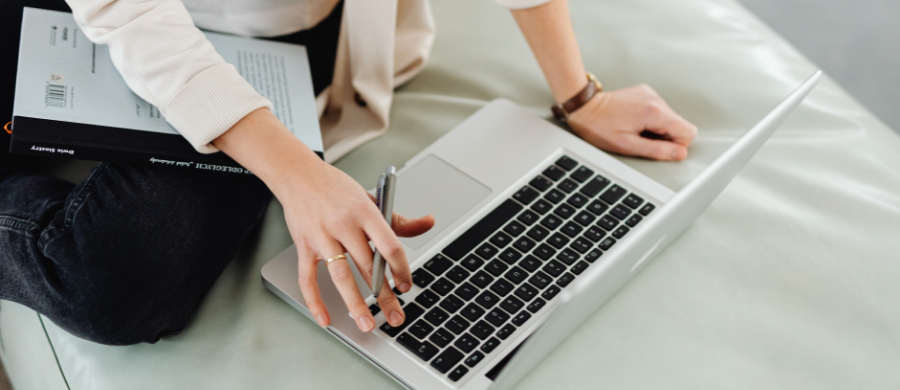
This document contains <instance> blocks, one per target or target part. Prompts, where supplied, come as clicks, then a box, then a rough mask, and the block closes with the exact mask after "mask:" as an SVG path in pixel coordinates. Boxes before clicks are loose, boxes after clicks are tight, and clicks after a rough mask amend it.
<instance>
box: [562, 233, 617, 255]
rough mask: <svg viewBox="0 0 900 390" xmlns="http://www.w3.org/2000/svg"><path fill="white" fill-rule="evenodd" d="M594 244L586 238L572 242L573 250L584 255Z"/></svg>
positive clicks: (579, 238)
mask: <svg viewBox="0 0 900 390" xmlns="http://www.w3.org/2000/svg"><path fill="white" fill-rule="evenodd" d="M626 229H627V228H626ZM593 244H594V243H593V242H591V241H590V240H588V239H586V238H584V237H578V238H576V239H575V241H572V246H571V248H572V249H574V250H575V251H576V252H578V253H581V254H584V253H585V252H587V251H588V250H589V249H591V245H593Z"/></svg>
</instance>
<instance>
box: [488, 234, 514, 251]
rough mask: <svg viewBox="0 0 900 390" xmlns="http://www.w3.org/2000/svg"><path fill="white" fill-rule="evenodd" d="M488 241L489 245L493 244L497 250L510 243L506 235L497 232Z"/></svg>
mask: <svg viewBox="0 0 900 390" xmlns="http://www.w3.org/2000/svg"><path fill="white" fill-rule="evenodd" d="M490 241H491V244H494V246H496V247H497V248H500V249H503V248H504V247H505V246H507V245H509V243H510V242H512V237H510V236H509V235H508V234H506V233H503V232H497V234H495V235H494V236H493V237H491V239H490Z"/></svg>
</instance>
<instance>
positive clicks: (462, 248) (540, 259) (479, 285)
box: [370, 156, 655, 382]
mask: <svg viewBox="0 0 900 390" xmlns="http://www.w3.org/2000/svg"><path fill="white" fill-rule="evenodd" d="M654 208H655V206H654V205H653V204H651V203H648V202H644V199H643V198H641V197H640V196H638V195H636V194H633V193H629V192H628V191H627V190H625V189H624V188H622V187H620V186H618V185H616V184H614V183H611V182H610V180H609V179H607V178H605V177H603V176H601V175H598V174H595V173H594V171H592V170H591V169H590V168H588V167H585V166H584V165H580V164H579V163H578V162H577V161H575V160H574V159H572V158H570V157H568V156H563V157H562V158H560V159H559V160H557V161H556V163H554V164H553V165H551V166H550V167H548V168H547V169H546V170H544V171H543V173H542V174H541V175H538V176H537V177H535V178H534V179H533V180H531V181H530V182H529V183H528V185H526V186H525V187H523V188H522V189H520V190H519V191H518V192H516V193H515V194H514V195H513V196H512V198H510V199H507V200H506V201H504V202H503V203H502V204H500V205H499V206H497V208H495V209H494V210H493V211H491V212H490V213H488V214H487V215H486V216H484V217H483V218H482V219H481V221H479V222H478V223H476V224H475V225H473V226H472V227H470V228H469V230H467V231H466V232H465V233H463V234H462V235H460V236H459V237H458V238H457V239H456V240H454V241H453V242H452V243H451V244H450V245H448V246H447V247H445V248H444V250H443V251H441V253H439V254H437V255H435V256H434V257H433V258H432V259H431V260H429V261H428V262H426V263H425V265H424V266H422V267H421V268H419V269H417V270H416V271H415V272H413V283H415V284H416V285H417V286H419V287H421V288H423V289H424V291H422V292H421V293H420V294H419V295H418V296H416V297H415V299H414V302H409V303H407V304H405V305H404V306H403V310H404V311H405V313H406V322H405V323H404V324H403V325H401V326H399V327H392V326H390V324H388V323H387V322H385V323H384V324H383V325H382V326H381V327H380V328H379V329H380V330H381V331H382V332H384V333H385V334H387V335H388V336H390V337H393V338H395V339H396V340H397V343H398V344H400V345H402V346H404V347H406V348H407V349H409V351H411V352H412V353H413V354H415V355H416V356H418V357H419V358H420V359H422V360H424V361H426V362H429V363H430V365H431V367H433V368H434V369H436V370H437V371H438V372H440V373H441V374H443V375H447V377H448V378H449V379H450V380H451V381H454V382H455V381H458V380H460V379H461V378H463V377H464V376H465V375H466V374H467V373H468V372H469V369H470V368H473V367H475V366H476V365H477V364H478V363H480V362H481V361H482V360H483V359H484V358H485V356H486V355H487V354H490V353H491V352H492V351H493V350H494V349H496V348H497V347H498V346H500V345H501V344H502V343H503V342H504V341H505V340H506V339H507V338H509V336H510V335H512V334H513V333H514V332H515V331H516V329H518V328H519V327H522V326H525V325H526V324H528V320H530V319H531V317H532V315H534V314H536V313H538V312H540V310H541V309H542V308H543V307H544V306H546V305H547V303H548V302H550V301H551V300H553V298H555V297H556V296H557V294H559V292H560V291H562V289H563V288H565V287H566V286H568V285H569V284H570V283H572V281H574V280H575V278H577V277H578V275H580V274H581V273H583V272H584V271H585V270H586V269H587V268H588V267H590V265H591V263H593V262H594V261H596V260H597V259H598V258H599V257H600V256H601V255H603V252H604V251H607V250H609V249H610V248H611V247H612V246H613V245H615V244H616V242H617V240H619V239H621V238H622V237H624V236H625V235H626V234H628V232H629V230H630V229H631V228H634V227H635V226H636V225H637V224H638V223H640V222H641V220H642V219H643V217H645V216H647V215H648V214H650V212H652V211H653V209H654ZM394 291H395V292H398V291H397V290H396V289H395V290H394ZM398 296H399V294H398ZM401 302H403V301H402V300H401ZM401 304H403V303H401ZM370 309H371V310H372V312H373V314H374V313H377V312H378V310H379V309H378V306H377V305H372V306H371V307H370Z"/></svg>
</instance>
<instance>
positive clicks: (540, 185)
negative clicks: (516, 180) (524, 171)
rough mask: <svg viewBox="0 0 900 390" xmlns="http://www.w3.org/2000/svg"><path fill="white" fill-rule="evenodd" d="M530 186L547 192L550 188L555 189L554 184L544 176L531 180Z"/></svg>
mask: <svg viewBox="0 0 900 390" xmlns="http://www.w3.org/2000/svg"><path fill="white" fill-rule="evenodd" d="M528 184H529V185H530V186H532V187H534V188H537V189H539V190H541V191H547V190H549V189H550V187H553V182H552V181H551V180H550V179H547V178H546V177H543V176H537V177H535V178H534V179H531V181H530V182H528Z"/></svg>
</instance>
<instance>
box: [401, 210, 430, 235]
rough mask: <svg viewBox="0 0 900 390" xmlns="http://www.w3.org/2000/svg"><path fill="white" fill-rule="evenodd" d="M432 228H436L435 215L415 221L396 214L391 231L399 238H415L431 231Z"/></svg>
mask: <svg viewBox="0 0 900 390" xmlns="http://www.w3.org/2000/svg"><path fill="white" fill-rule="evenodd" d="M432 227H434V215H426V216H424V217H420V218H415V219H414V218H408V217H404V216H403V215H400V214H397V213H394V217H393V220H392V223H391V229H393V230H394V233H395V234H397V236H399V237H415V236H418V235H420V234H424V233H425V232H427V231H429V230H431V228H432Z"/></svg>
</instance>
